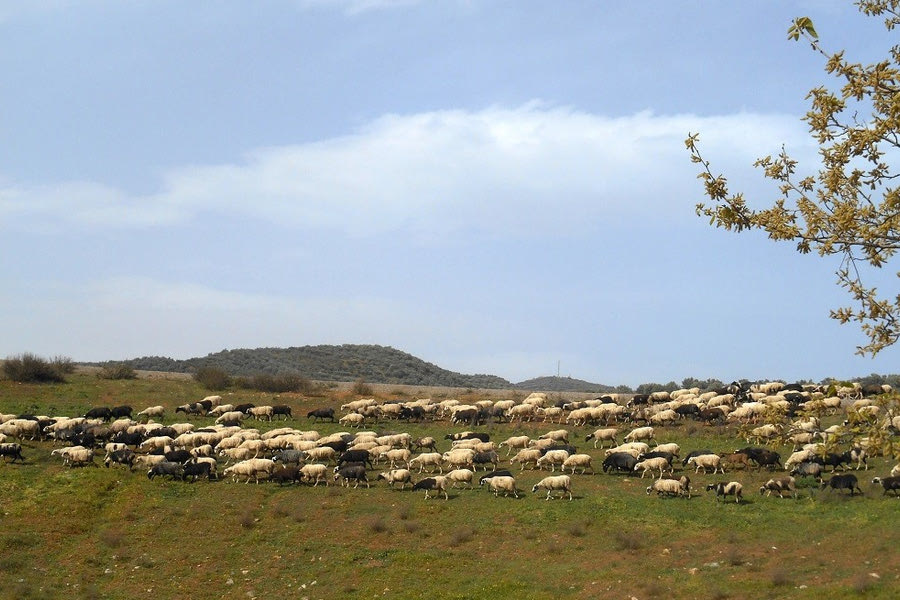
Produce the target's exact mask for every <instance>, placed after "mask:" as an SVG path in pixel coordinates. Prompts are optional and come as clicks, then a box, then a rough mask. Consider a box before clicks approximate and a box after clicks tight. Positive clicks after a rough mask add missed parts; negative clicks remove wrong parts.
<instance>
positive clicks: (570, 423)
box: [0, 382, 900, 503]
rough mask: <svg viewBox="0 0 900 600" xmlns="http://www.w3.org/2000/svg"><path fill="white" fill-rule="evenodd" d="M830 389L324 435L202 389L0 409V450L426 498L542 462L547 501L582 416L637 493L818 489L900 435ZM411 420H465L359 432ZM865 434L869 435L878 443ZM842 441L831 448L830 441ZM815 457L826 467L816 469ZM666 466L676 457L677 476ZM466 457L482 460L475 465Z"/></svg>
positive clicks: (354, 407)
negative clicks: (192, 393)
mask: <svg viewBox="0 0 900 600" xmlns="http://www.w3.org/2000/svg"><path fill="white" fill-rule="evenodd" d="M839 392H841V393H840V395H833V396H828V395H826V394H825V392H824V391H823V390H816V389H809V388H804V387H802V386H785V385H784V384H781V383H778V382H774V383H768V384H762V385H757V386H752V387H751V386H745V385H740V384H732V386H729V388H727V389H723V390H718V391H716V392H706V393H700V391H699V390H696V389H693V390H690V389H685V390H677V391H675V392H671V393H670V392H658V393H655V394H651V395H646V396H618V395H608V396H602V397H599V398H596V399H593V400H587V401H583V402H563V401H554V400H553V399H551V398H550V397H549V396H548V395H547V394H543V393H534V394H531V395H530V396H528V397H527V398H525V399H524V400H521V401H514V400H500V401H489V400H485V401H482V402H477V403H473V404H465V403H462V402H460V401H458V400H445V401H441V402H437V401H432V400H424V399H423V400H416V401H412V402H381V403H379V402H377V401H375V400H374V399H365V400H358V401H354V402H350V403H347V404H345V405H343V406H341V407H340V412H341V416H340V417H339V418H337V419H336V414H335V410H334V409H333V408H320V409H316V410H313V411H310V412H309V413H308V414H307V415H306V419H307V420H312V421H321V420H328V421H331V422H334V421H336V420H337V422H338V423H339V424H340V425H343V426H345V427H347V428H356V429H357V431H356V432H354V433H350V432H348V431H342V432H338V433H333V434H330V435H320V434H319V433H318V432H316V431H312V430H303V429H297V428H294V427H290V426H284V427H275V428H272V429H269V430H268V431H264V432H263V431H260V430H258V429H256V428H254V427H251V426H248V424H249V423H250V422H252V421H256V422H261V421H273V420H277V419H280V418H284V419H285V420H288V419H293V418H294V417H293V415H292V411H291V408H290V407H288V406H285V405H279V406H276V407H273V406H253V405H250V404H244V405H233V404H228V403H224V402H223V399H222V397H221V396H210V397H207V398H204V399H203V400H201V401H199V402H195V403H190V404H187V405H182V406H180V407H178V408H177V409H176V414H177V413H180V412H183V413H184V414H185V416H186V418H185V419H184V420H181V421H179V422H174V423H170V424H164V421H165V420H166V409H165V408H164V407H162V406H151V407H147V408H145V409H144V410H141V411H140V412H138V413H137V414H136V415H134V417H135V418H132V412H133V411H132V409H131V407H128V406H117V407H97V408H94V409H92V410H91V411H88V413H86V414H85V415H83V416H79V417H58V416H56V417H49V416H40V415H6V414H0V457H3V458H4V460H5V462H12V463H15V462H25V461H26V457H25V455H24V453H23V447H22V442H24V441H39V440H46V441H50V442H53V443H57V444H62V446H61V447H57V448H55V449H53V450H52V451H51V453H50V454H51V456H53V457H59V458H60V459H61V460H62V462H63V464H65V465H68V466H70V467H79V466H86V465H92V464H93V465H95V466H96V463H95V459H97V458H99V457H100V456H102V462H103V463H104V465H105V466H106V467H112V466H115V465H121V466H124V467H126V468H128V469H129V470H134V469H140V470H142V471H143V470H146V474H147V476H148V478H149V479H151V480H152V479H155V478H157V477H160V478H168V479H178V480H187V481H196V480H197V479H198V478H206V479H208V480H214V479H224V480H228V481H233V482H241V481H242V482H245V483H249V482H250V481H253V482H254V483H259V482H260V481H264V480H268V481H272V482H276V483H279V484H286V483H298V484H307V485H311V486H312V487H317V486H318V485H319V484H320V483H321V484H324V485H325V486H328V485H330V484H331V483H340V484H341V485H345V486H348V487H349V486H350V485H351V484H352V485H353V487H358V486H360V485H361V484H362V485H365V486H366V487H369V486H370V485H371V481H370V474H371V472H372V471H376V470H377V471H378V473H377V475H376V476H375V480H376V481H380V480H384V481H385V482H386V484H387V485H388V486H389V487H391V488H394V487H395V486H397V485H399V486H400V488H401V489H405V488H406V487H407V486H409V487H410V488H411V489H412V490H419V491H424V492H425V498H430V497H432V495H434V496H436V497H440V496H443V497H444V498H445V499H449V493H448V492H449V490H451V489H453V488H457V487H460V486H462V487H467V488H473V487H475V485H476V483H477V484H478V485H479V486H481V487H486V488H488V489H489V490H490V492H492V493H493V494H494V495H495V496H499V495H501V494H503V495H504V496H513V497H516V498H518V497H519V493H520V492H521V491H522V490H520V489H519V488H518V484H517V480H516V476H517V475H518V474H521V473H523V472H524V471H525V469H529V470H547V471H550V474H549V475H548V476H546V477H544V478H542V479H541V480H540V481H538V482H537V483H536V484H534V485H533V487H532V492H533V493H537V492H539V491H540V492H546V499H547V500H550V499H551V498H553V497H559V498H568V499H569V500H572V499H573V493H572V488H573V478H576V477H580V476H586V475H588V472H589V473H590V474H591V475H593V474H595V472H596V471H595V468H594V460H595V456H594V455H592V454H591V453H590V452H587V451H579V450H578V449H577V448H576V447H575V446H574V445H573V444H574V443H575V442H577V441H580V436H581V435H583V434H578V435H579V439H578V440H576V439H574V438H573V436H574V435H575V432H574V428H579V427H586V426H588V427H596V429H594V430H593V431H591V432H590V433H588V434H587V435H586V436H585V438H584V443H588V442H590V441H592V440H593V449H594V450H599V451H601V452H602V467H601V468H602V471H603V472H604V473H627V474H631V475H633V476H637V475H638V474H639V475H640V478H641V479H643V478H645V477H647V476H649V477H650V478H651V483H650V485H649V486H648V487H647V488H646V492H647V494H653V493H656V494H658V495H660V496H678V497H685V498H690V497H691V496H692V492H693V490H692V488H691V480H690V477H691V476H695V477H696V476H698V475H700V474H701V473H702V474H703V475H713V476H714V475H716V474H725V473H726V468H727V469H728V470H729V471H733V470H735V469H738V468H741V469H750V468H756V469H762V468H767V469H769V470H771V471H772V475H773V477H772V478H771V479H769V480H768V481H766V482H765V483H764V484H763V485H762V486H761V487H760V488H759V492H760V493H761V494H765V495H772V494H778V496H779V497H784V495H785V494H787V495H788V496H793V497H796V495H797V493H798V491H797V478H802V477H813V478H815V479H816V481H817V482H818V483H819V485H820V486H821V487H830V488H831V489H833V490H848V491H849V492H850V495H854V494H855V493H856V492H857V491H859V492H860V493H862V490H861V489H860V488H859V485H858V480H857V478H856V476H855V475H854V474H853V473H849V472H844V473H841V474H835V473H834V471H835V470H837V469H848V468H850V467H855V471H859V470H860V469H863V468H864V469H868V468H869V465H868V462H867V458H868V456H870V455H879V454H880V453H882V452H883V448H885V447H890V441H891V439H892V438H893V436H895V435H896V434H898V432H900V417H897V416H894V414H893V405H892V402H894V401H893V400H890V399H889V398H890V396H888V395H887V394H888V393H889V392H890V390H887V389H880V390H877V392H878V398H877V399H875V398H873V397H863V396H864V390H862V389H861V388H858V389H857V388H849V389H843V390H839ZM195 415H201V416H204V417H215V422H214V423H213V424H212V425H209V426H199V425H198V424H197V423H195V422H192V420H191V417H193V416H195ZM829 417H834V418H832V419H831V420H834V421H839V422H838V423H836V424H835V425H833V426H831V427H823V426H822V420H824V419H827V418H829ZM413 421H416V422H423V421H444V422H446V423H448V424H449V425H453V426H460V425H464V426H467V427H468V428H469V429H470V430H469V431H464V432H458V433H448V434H447V435H446V436H444V439H442V440H440V443H442V444H447V443H449V446H450V447H449V449H447V450H446V451H444V452H439V451H438V450H437V446H438V443H439V440H436V439H435V438H433V437H414V436H413V435H411V434H409V433H405V432H400V433H396V432H391V433H386V432H384V431H380V432H379V431H374V430H366V431H362V430H361V428H362V427H363V426H365V425H367V424H372V425H375V426H380V427H382V428H383V427H385V426H386V424H388V423H391V424H393V426H397V425H399V424H400V423H403V422H406V423H411V422H413ZM685 421H694V422H696V423H698V424H709V425H715V424H726V425H728V424H731V425H733V426H734V428H736V429H737V430H738V431H739V432H740V433H741V435H742V437H744V438H745V439H746V441H747V443H748V444H749V443H757V444H765V445H767V446H772V445H789V446H791V447H792V449H793V453H792V454H790V456H789V457H788V458H787V460H785V461H784V462H782V461H781V455H780V454H779V453H778V452H777V451H775V450H773V449H771V448H768V447H764V448H760V447H753V446H750V447H747V448H744V449H739V450H736V451H734V452H727V453H721V452H713V451H711V450H709V449H696V450H692V451H691V452H689V453H687V454H685V455H682V449H681V448H680V447H679V445H678V444H676V443H673V442H665V441H663V440H661V439H659V438H660V437H661V436H664V435H665V433H666V431H667V430H666V429H665V428H666V427H668V426H672V425H674V424H677V423H679V422H685ZM523 422H530V423H532V424H533V425H530V427H537V426H538V425H537V424H538V423H540V424H543V423H547V424H548V427H554V426H555V427H554V428H552V429H550V430H549V431H546V432H544V433H542V434H540V435H538V436H537V437H534V438H532V437H530V436H527V435H513V436H510V437H508V438H507V439H505V440H502V441H499V442H497V441H496V440H491V439H490V438H489V436H488V434H486V433H484V432H479V431H477V428H478V426H481V425H485V424H488V423H510V424H512V426H513V427H515V426H516V423H523ZM285 425H287V423H285ZM560 425H565V427H560ZM520 427H521V425H520ZM861 432H863V433H868V434H869V435H863V433H861ZM873 434H877V435H878V436H879V437H878V440H879V442H878V447H877V449H876V447H875V440H874V438H873ZM620 440H621V441H620ZM884 440H887V441H888V446H885V445H884V443H883V442H884ZM607 444H608V446H609V447H607ZM651 444H653V445H652V446H651ZM504 448H505V449H506V452H505V454H503V449H504ZM842 448H846V449H845V450H843V451H840V452H838V451H836V450H840V449H842ZM100 452H102V454H98V453H100ZM513 452H515V454H513ZM594 454H597V452H595V453H594ZM503 462H506V463H508V464H506V465H503V464H501V463H503ZM517 467H518V472H516V471H515V470H516V468H517ZM828 467H830V469H831V471H832V476H831V478H830V479H828V480H826V479H825V478H824V475H825V474H826V473H828V471H827V468H828ZM445 469H446V472H445ZM676 469H679V470H681V473H680V474H679V475H676V473H675V471H676ZM479 470H484V473H483V474H481V475H480V476H478V471H479ZM557 470H559V473H557ZM775 471H783V474H778V475H776V473H775ZM872 483H873V484H876V485H881V486H882V488H883V491H884V493H885V494H887V493H888V492H892V493H893V494H894V495H897V494H898V490H900V465H898V466H896V467H894V468H893V469H892V470H891V473H890V475H889V476H885V477H876V478H874V479H873V480H872ZM705 489H706V490H707V491H709V492H714V494H715V498H716V500H720V499H721V500H725V499H727V498H728V497H731V498H733V499H734V501H735V502H737V503H740V502H741V501H742V500H743V489H744V486H743V484H742V483H741V482H739V481H711V482H709V483H708V484H707V485H706V487H705Z"/></svg>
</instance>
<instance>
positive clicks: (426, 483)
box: [412, 475, 450, 500]
mask: <svg viewBox="0 0 900 600" xmlns="http://www.w3.org/2000/svg"><path fill="white" fill-rule="evenodd" d="M412 489H413V491H415V490H425V499H426V500H427V499H428V492H429V491H430V490H437V491H438V495H440V493H441V492H443V493H444V500H449V499H450V496H449V494H447V476H446V475H434V476H432V477H426V478H425V479H422V480H420V481H417V482H416V483H415V484H414V485H413V487H412Z"/></svg>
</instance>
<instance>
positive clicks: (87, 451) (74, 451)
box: [50, 446, 97, 467]
mask: <svg viewBox="0 0 900 600" xmlns="http://www.w3.org/2000/svg"><path fill="white" fill-rule="evenodd" d="M55 455H58V456H61V457H62V459H63V465H68V466H70V467H83V466H84V465H86V464H88V463H90V464H92V465H94V466H97V465H96V464H94V450H93V449H92V448H85V447H84V446H69V447H66V448H57V449H56V450H53V451H51V452H50V456H55Z"/></svg>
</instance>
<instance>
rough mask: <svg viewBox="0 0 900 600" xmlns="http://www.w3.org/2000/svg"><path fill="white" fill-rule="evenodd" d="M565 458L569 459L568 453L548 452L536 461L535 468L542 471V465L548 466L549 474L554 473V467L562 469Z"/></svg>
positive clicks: (563, 451) (559, 451)
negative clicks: (557, 466) (558, 466)
mask: <svg viewBox="0 0 900 600" xmlns="http://www.w3.org/2000/svg"><path fill="white" fill-rule="evenodd" d="M567 458H569V453H568V452H566V451H565V450H548V451H547V452H546V453H545V454H544V455H543V456H542V457H540V458H539V459H537V466H538V467H539V468H541V469H543V468H544V465H550V470H551V472H555V471H556V465H560V468H562V465H563V463H564V462H566V459H567Z"/></svg>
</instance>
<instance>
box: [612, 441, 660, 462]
mask: <svg viewBox="0 0 900 600" xmlns="http://www.w3.org/2000/svg"><path fill="white" fill-rule="evenodd" d="M649 451H650V446H649V445H648V444H646V443H644V442H628V443H626V444H620V445H618V446H616V447H614V448H608V449H607V450H605V451H604V454H605V455H606V456H609V455H610V454H616V453H617V452H625V453H627V454H630V455H632V456H633V457H635V458H637V457H638V456H640V455H641V454H646V453H647V452H649Z"/></svg>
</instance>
